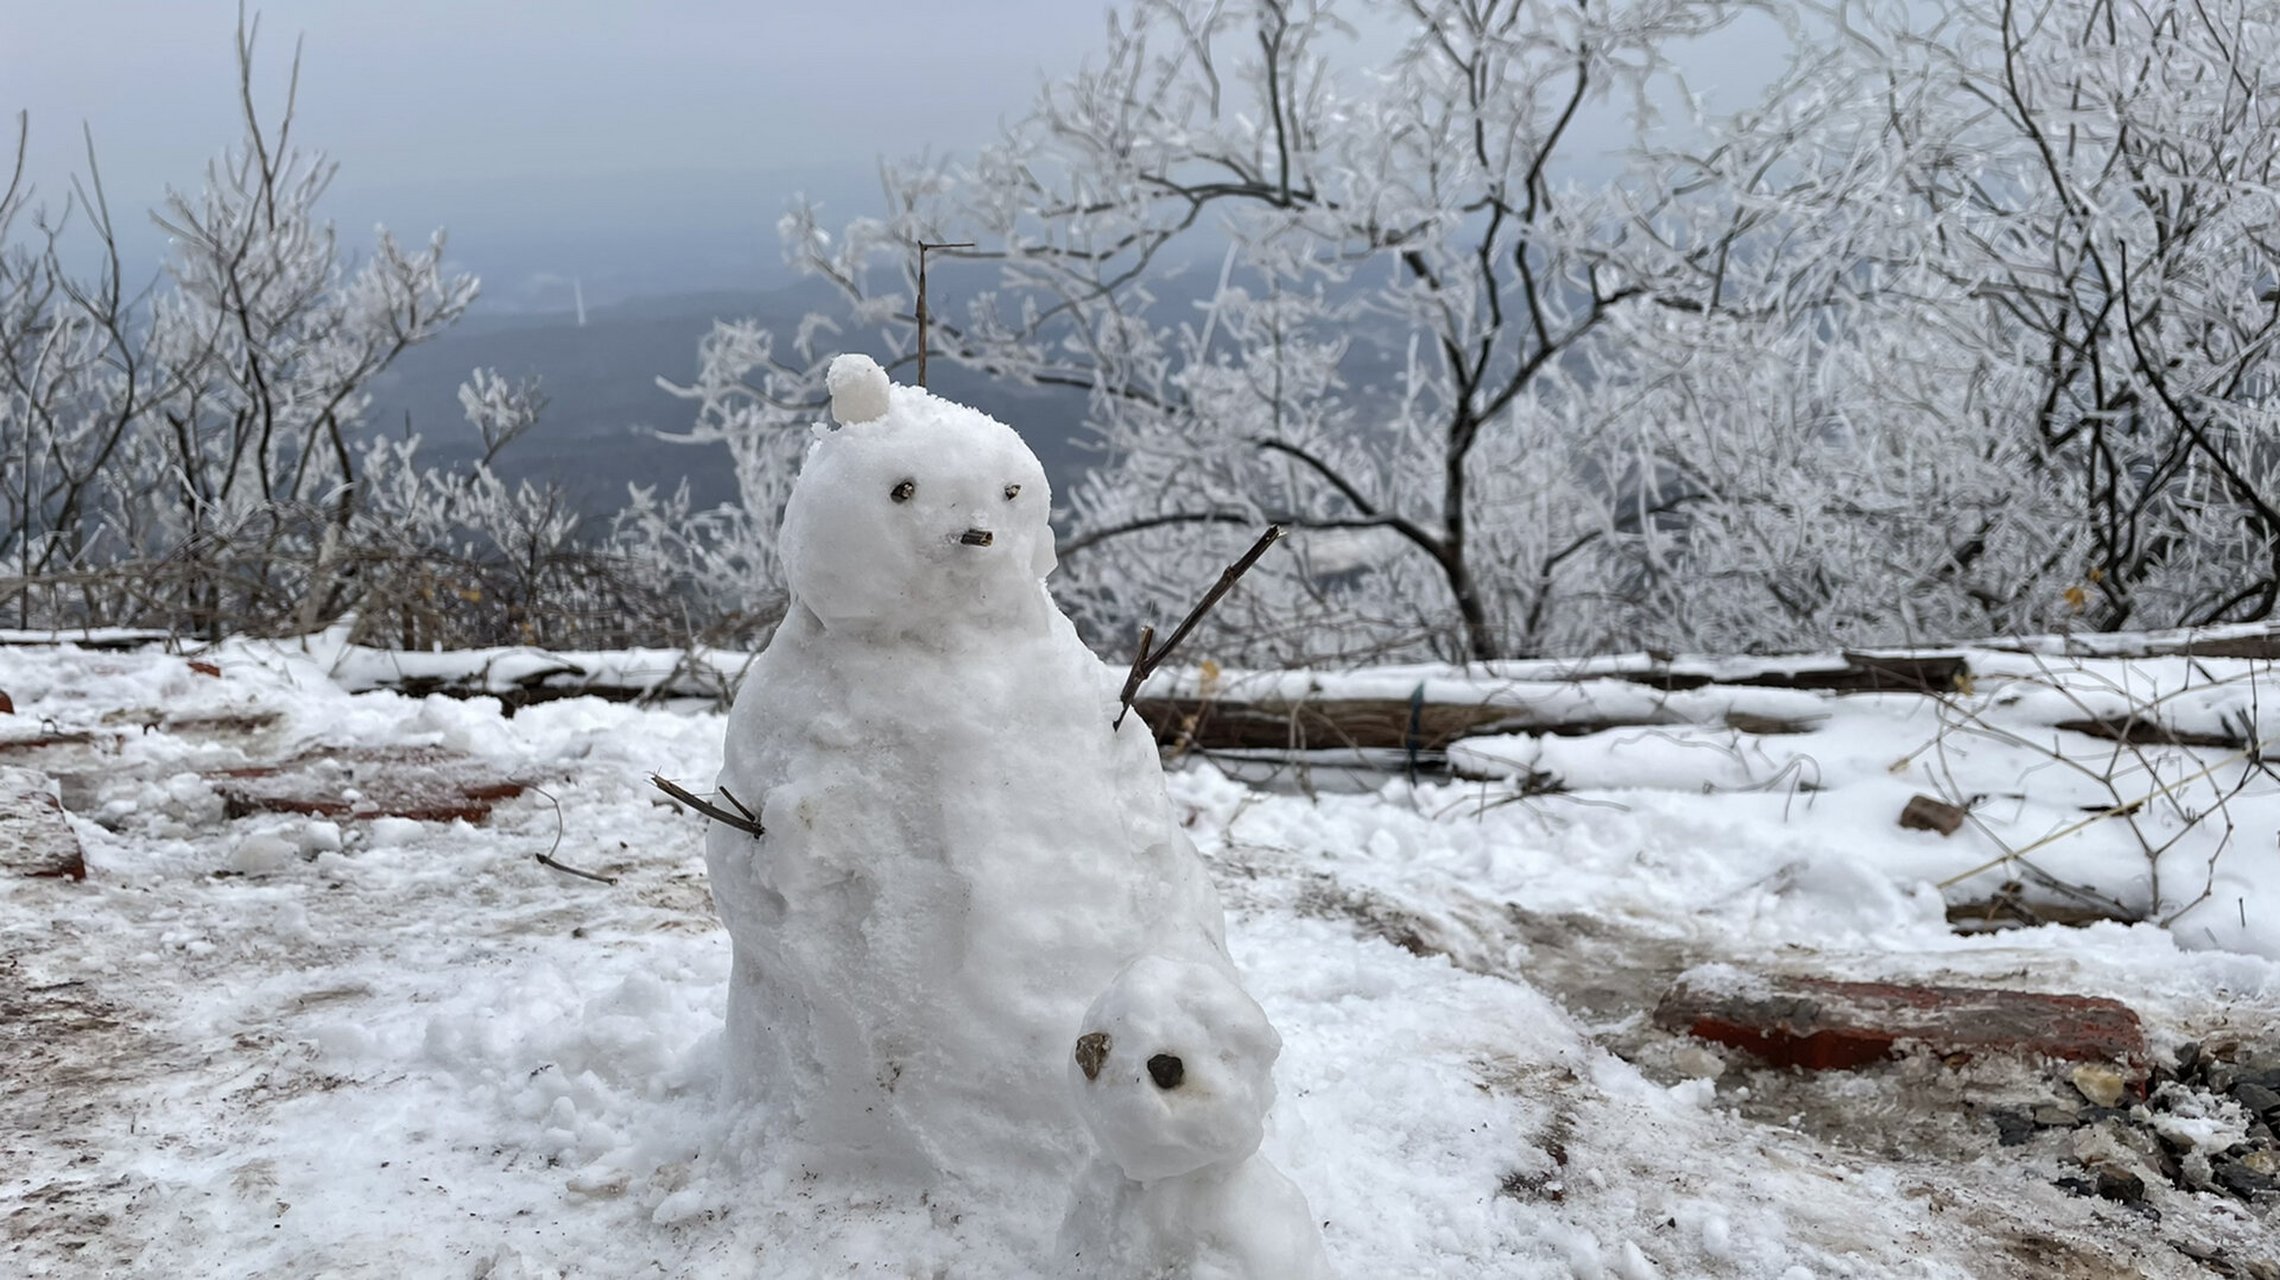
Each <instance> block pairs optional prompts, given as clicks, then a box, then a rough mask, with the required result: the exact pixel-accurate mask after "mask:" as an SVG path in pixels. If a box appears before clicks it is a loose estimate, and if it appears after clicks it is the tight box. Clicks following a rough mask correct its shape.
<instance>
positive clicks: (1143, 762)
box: [706, 357, 1224, 1191]
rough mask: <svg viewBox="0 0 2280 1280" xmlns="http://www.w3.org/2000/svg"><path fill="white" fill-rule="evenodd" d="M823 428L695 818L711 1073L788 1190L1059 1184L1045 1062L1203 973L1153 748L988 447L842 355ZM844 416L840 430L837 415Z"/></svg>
mask: <svg viewBox="0 0 2280 1280" xmlns="http://www.w3.org/2000/svg"><path fill="white" fill-rule="evenodd" d="M832 373H833V391H834V404H835V409H836V410H837V412H838V413H839V416H840V417H841V418H842V421H843V422H845V425H843V426H841V427H840V428H839V429H838V430H836V431H833V432H830V433H829V434H826V435H821V436H819V438H818V439H817V440H816V442H815V444H814V445H813V446H811V449H810V451H809V455H808V458H807V461H806V464H805V465H804V466H803V468H802V472H801V476H800V479H799V482H798V483H797V484H796V485H795V487H794V489H793V493H792V498H791V503H790V506H789V507H788V509H787V511H786V515H785V522H784V529H783V536H782V539H781V543H780V546H781V549H782V554H783V556H784V561H785V567H786V574H787V578H788V580H789V583H790V587H791V595H792V601H791V606H790V610H789V612H788V615H787V617H786V618H785V620H784V622H783V624H782V626H781V627H780V628H779V629H778V631H777V633H776V635H775V637H774V638H773V639H772V640H771V641H770V643H769V645H768V648H767V649H766V650H765V651H764V652H763V653H762V654H761V656H760V657H759V658H758V659H757V660H756V661H755V663H754V665H753V667H752V669H751V670H750V671H749V672H748V673H747V675H746V677H745V681H744V684H743V687H742V689H741V690H740V691H739V693H738V695H737V699H736V703H735V706H734V708H733V709H732V711H731V713H730V715H729V722H728V733H727V741H726V749H725V752H724V757H723V764H722V769H721V774H720V787H721V789H722V790H723V791H724V792H727V793H729V794H730V795H733V796H734V797H735V798H736V799H737V800H739V801H741V802H743V803H744V804H746V805H749V806H751V807H753V808H755V809H756V810H757V811H758V812H759V815H760V820H761V824H762V826H763V827H764V828H765V834H764V835H762V836H759V837H753V836H751V835H749V834H747V833H745V832H741V831H736V830H732V829H729V828H726V827H720V826H716V827H714V829H713V830H712V831H711V832H710V833H709V835H708V839H707V846H706V863H707V868H708V871H709V873H710V875H711V880H712V887H713V894H714V898H715V901H716V903H717V905H718V907H719V910H720V913H721V916H722V919H723V921H724V923H725V924H726V925H727V927H728V930H729V933H730V935H731V938H732V940H733V943H734V950H735V959H734V965H733V969H732V977H731V982H730V991H729V1008H728V1040H727V1044H728V1053H729V1055H730V1062H729V1077H730V1082H731V1086H732V1088H733V1089H734V1090H735V1091H736V1093H737V1095H738V1097H739V1098H740V1099H742V1100H743V1101H744V1102H745V1103H746V1104H747V1105H748V1106H749V1108H750V1110H751V1112H752V1113H753V1114H755V1115H756V1116H757V1117H758V1118H759V1123H760V1125H761V1136H762V1137H763V1140H764V1141H766V1142H767V1143H768V1144H769V1145H770V1146H771V1148H772V1150H773V1153H774V1155H775V1156H776V1157H777V1158H779V1159H783V1160H787V1161H789V1162H793V1163H796V1164H797V1165H798V1166H799V1167H801V1168H804V1169H807V1170H809V1171H813V1172H842V1171H844V1172H853V1173H859V1174H862V1175H864V1176H866V1177H872V1178H886V1179H895V1178H901V1179H904V1180H907V1181H911V1182H919V1183H924V1184H926V1185H929V1186H937V1187H939V1186H940V1185H941V1184H942V1181H943V1180H944V1179H948V1180H951V1181H954V1182H963V1183H967V1184H970V1185H971V1186H973V1187H975V1188H983V1187H991V1186H994V1187H996V1188H998V1189H1000V1190H1005V1191H1018V1190H1019V1189H1020V1188H1021V1187H1024V1186H1034V1184H1035V1183H1034V1180H1035V1179H1036V1177H1037V1176H1038V1175H1040V1174H1042V1175H1044V1176H1046V1177H1063V1178H1065V1177H1066V1176H1068V1175H1069V1174H1070V1173H1071V1172H1072V1171H1073V1170H1074V1168H1075V1166H1076V1164H1077V1162H1078V1160H1079V1158H1080V1155H1081V1152H1082V1149H1083V1141H1082V1129H1081V1127H1080V1126H1079V1125H1078V1123H1077V1122H1076V1120H1075V1117H1074V1116H1073V1114H1071V1112H1070V1110H1069V1105H1068V1102H1067V1095H1066V1092H1065V1089H1064V1088H1063V1087H1062V1086H1061V1083H1060V1078H1061V1069H1060V1062H1061V1059H1062V1057H1063V1055H1064V1046H1065V1045H1066V1044H1067V1041H1068V1037H1069V1035H1070V1034H1072V1030H1073V1028H1074V1027H1075V1025H1076V1023H1077V1021H1078V1020H1079V1017H1080V1015H1081V1014H1082V1012H1083V1010H1084V1007H1085V1004H1086V1002H1087V1001H1088V1000H1089V999H1090V998H1091V997H1092V996H1093V994H1094V993H1095V992H1097V991H1098V989H1099V988H1100V986H1101V985H1102V984H1103V983H1105V982H1106V981H1107V980H1108V979H1109V978H1110V977H1111V976H1112V975H1113V974H1114V973H1115V971H1116V969H1117V967H1118V966H1119V965H1120V964H1122V963H1123V961H1124V960H1125V959H1127V958H1128V957H1130V956H1131V955H1133V954H1135V953H1136V952H1139V951H1142V950H1148V949H1169V950H1171V951H1173V952H1176V953H1180V954H1190V955H1196V956H1200V957H1207V958H1214V959H1216V958H1217V957H1219V956H1220V955H1221V954H1222V953H1223V950H1224V942H1223V938H1222V929H1223V925H1222V918H1221V913H1220V909H1219V906H1218V901H1217V898H1216V895H1215V894H1214V893H1213V891H1212V889H1211V887H1210V884H1209V881H1208V879H1207V878H1206V876H1205V873H1204V871H1203V868H1202V865H1201V862H1200V861H1199V860H1198V858H1197V856H1196V854H1195V850H1194V847H1193V846H1192V844H1190V843H1189V841H1188V840H1187V839H1186V837H1185V835H1184V834H1183V833H1182V831H1181V830H1180V828H1179V826H1178V824H1177V823H1176V822H1175V821H1174V820H1173V818H1172V816H1171V813H1170V809H1169V805H1168V803H1167V801H1166V799H1165V796H1164V791H1163V780H1162V774H1161V768H1160V766H1159V764H1158V763H1157V760H1156V755H1155V748H1154V743H1153V741H1152V740H1151V739H1150V737H1149V735H1148V733H1147V730H1146V729H1145V727H1143V726H1142V725H1141V724H1140V723H1139V721H1138V720H1137V719H1136V718H1134V719H1128V720H1127V721H1126V722H1125V725H1124V727H1123V728H1122V729H1121V730H1112V729H1111V727H1110V722H1111V720H1112V719H1113V718H1114V714H1115V711H1116V700H1115V681H1114V676H1113V675H1112V674H1111V673H1110V672H1109V671H1108V670H1107V669H1106V668H1105V667H1104V666H1103V665H1102V664H1101V663H1100V662H1099V660H1098V659H1096V658H1095V657H1094V656H1093V655H1092V654H1091V652H1090V651H1089V650H1087V649H1086V648H1085V647H1084V645H1083V644H1082V642H1081V641H1079V640H1078V638H1077V636H1076V632H1075V629H1074V628H1073V627H1071V625H1070V624H1069V622H1068V620H1067V619H1066V618H1065V617H1064V616H1062V614H1061V612H1060V611H1059V609H1058V608H1056V607H1055V606H1054V604H1053V602H1052V599H1051V597H1050V596H1049V595H1047V593H1046V591H1045V588H1044V585H1043V582H1042V578H1043V576H1044V574H1045V573H1046V572H1048V571H1050V569H1051V568H1052V566H1053V549H1052V546H1053V544H1052V534H1051V531H1050V529H1049V528H1048V527H1047V516H1048V512H1049V494H1048V492H1047V488H1046V483H1045V477H1044V473H1043V470H1042V468H1041V467H1039V465H1038V463H1037V460H1036V458H1035V456H1034V455H1033V454H1031V453H1030V451H1029V450H1028V449H1027V447H1025V446H1024V445H1023V444H1022V443H1021V440H1020V438H1019V437H1018V436H1017V435H1015V434H1014V433H1013V432H1012V431H1011V430H1010V429H1009V428H1006V427H1005V426H1003V425H1001V424H999V423H997V422H995V421H993V420H991V419H989V418H987V417H986V416H984V415H982V414H980V413H977V412H975V411H974V410H971V409H967V408H965V407H963V406H959V405H954V404H951V403H949V402H947V401H943V400H940V399H938V398H936V397H934V396H932V395H930V394H928V393H927V392H925V391H924V390H921V389H917V388H907V387H895V386H891V385H889V384H888V383H887V380H886V377H885V374H884V373H883V372H880V371H879V370H878V368H877V366H876V365H873V364H871V363H870V362H869V361H868V360H862V359H861V358H859V357H858V358H849V357H841V359H840V361H839V362H837V363H835V365H834V368H833V371H832ZM849 419H855V420H852V421H850V420H849Z"/></svg>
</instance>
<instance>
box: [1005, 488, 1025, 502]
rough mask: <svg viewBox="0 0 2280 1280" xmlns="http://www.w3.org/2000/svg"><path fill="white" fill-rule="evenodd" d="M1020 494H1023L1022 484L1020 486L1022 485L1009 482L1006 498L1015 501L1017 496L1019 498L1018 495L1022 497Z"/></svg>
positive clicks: (1008, 500)
mask: <svg viewBox="0 0 2280 1280" xmlns="http://www.w3.org/2000/svg"><path fill="white" fill-rule="evenodd" d="M1020 496H1021V486H1020V485H1017V484H1009V485H1007V486H1006V487H1005V500H1006V501H1007V502H1011V501H1013V500H1014V499H1015V498H1018V497H1020Z"/></svg>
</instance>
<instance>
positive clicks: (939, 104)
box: [0, 0, 1111, 310]
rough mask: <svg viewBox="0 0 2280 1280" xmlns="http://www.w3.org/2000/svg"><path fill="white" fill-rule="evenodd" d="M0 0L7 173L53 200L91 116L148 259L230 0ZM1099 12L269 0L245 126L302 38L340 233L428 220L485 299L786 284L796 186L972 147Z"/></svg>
mask: <svg viewBox="0 0 2280 1280" xmlns="http://www.w3.org/2000/svg"><path fill="white" fill-rule="evenodd" d="M11 7H12V9H13V12H11V13H10V14H9V16H8V18H7V19H6V22H5V24H4V28H0V84H4V85H5V86H6V89H5V90H4V91H0V113H5V115H6V116H7V117H11V118H10V119H8V120H7V124H8V127H9V130H10V132H11V133H12V132H13V127H14V120H13V119H12V117H13V116H14V115H15V113H16V112H17V111H18V110H24V111H27V112H29V114H30V121H31V145H30V148H29V155H28V156H27V162H26V177H27V178H28V179H29V180H30V181H31V182H33V183H34V184H35V185H36V186H37V187H38V189H39V191H40V194H41V195H42V197H43V198H44V200H45V201H46V202H47V203H48V204H49V205H50V206H51V207H52V206H59V205H60V204H61V202H62V200H63V198H64V197H65V195H66V194H67V193H68V192H69V191H70V189H71V179H72V176H73V175H74V174H77V173H80V172H82V171H83V170H84V168H85V147H86V142H85V139H84V137H83V135H82V132H81V128H82V125H83V124H84V125H85V127H86V128H87V130H88V131H90V132H91V133H92V135H93V142H94V147H95V152H96V156H97V159H98V161H99V162H100V164H101V172H102V179H103V185H104V189H105V193H106V195H107V197H108V201H109V203H110V206H111V209H112V211H113V215H114V220H115V222H116V223H117V225H118V227H119V229H120V232H121V239H122V241H123V244H122V248H123V249H125V250H126V252H127V255H128V257H129V259H130V261H133V262H140V263H143V264H145V265H146V266H147V268H148V269H150V270H155V269H156V267H157V265H158V261H159V259H160V257H161V255H162V254H163V251H164V240H163V235H162V233H160V232H159V231H158V230H157V229H156V228H155V227H153V226H152V225H151V223H150V221H149V219H148V218H147V217H146V216H145V213H144V211H145V210H148V209H151V208H154V207H156V206H157V205H158V204H159V203H160V201H161V200H162V199H163V197H164V193H165V190H166V188H167V187H168V186H169V185H172V186H175V187H180V188H186V189H195V188H196V187H197V186H198V185H199V183H200V182H201V180H202V176H203V173H204V169H205V166H206V164H207V162H208V161H209V160H211V159H213V158H214V157H215V156H217V155H219V154H220V153H221V152H222V151H223V150H224V149H225V148H227V147H228V146H230V145H232V144H233V143H234V142H235V141H236V140H237V138H238V136H239V126H238V118H237V112H238V102H237V93H236V90H237V85H236V67H235V62H234V59H235V51H234V43H233V41H234V33H235V29H236V23H237V6H236V4H235V3H234V0H195V2H194V3H183V2H181V0H88V2H86V3H81V4H75V5H72V6H69V7H63V6H58V7H54V8H47V7H38V6H32V5H15V6H11ZM1110 7H1111V6H1110V5H1108V4H1107V3H1105V2H1104V3H1098V4H1093V3H1082V2H1080V3H1069V2H1068V0H991V3H990V5H989V6H988V9H987V12H986V14H979V15H977V14H976V13H973V12H968V13H964V14H961V15H959V16H958V17H957V18H956V19H955V20H953V19H952V18H951V17H950V16H948V15H945V14H944V13H943V12H942V10H941V9H940V8H939V6H932V5H927V4H923V3H918V2H917V0H865V2H863V3H857V4H852V5H840V6H834V7H833V8H831V9H829V10H825V11H819V10H816V9H813V8H809V7H804V6H793V5H781V4H772V5H753V4H739V3H733V2H732V0H667V2H666V3H661V4H654V5H644V6H639V7H629V6H623V5H612V4H606V3H602V2H601V0H561V2H560V3H555V4H551V5H549V6H547V7H546V9H545V11H544V13H543V14H540V13H536V12H534V11H533V10H532V8H531V7H530V6H527V5H520V4H515V3H512V2H511V0H409V2H408V3H405V4H400V5H392V6H388V7H387V9H386V10H384V11H383V10H381V9H378V8H376V7H365V6H352V5H344V4H340V3H337V2H328V0H270V3H266V4H263V5H260V6H259V7H258V11H255V10H252V9H249V20H251V19H252V18H258V20H259V23H260V42H259V46H258V49H257V55H256V68H255V70H256V86H255V87H256V95H257V97H256V101H257V106H258V107H259V109H260V111H261V113H262V115H263V118H264V119H267V120H274V119H275V118H276V117H277V116H278V115H279V114H280V113H281V111H282V109H283V106H284V103H285V100H286V89H287V82H288V74H289V72H290V69H291V67H292V60H293V50H294V45H295V42H296V41H300V42H301V44H302V65H301V81H300V92H299V105H298V110H297V112H296V117H295V125H294V131H293V137H294V140H295V142H296V143H297V144H299V145H302V146H305V147H308V148H310V149H313V150H317V151H321V152H323V153H324V154H326V155H327V156H329V157H330V158H332V159H333V160H335V161H336V162H338V164H339V166H340V170H339V177H338V179H337V180H336V182H335V183H334V185H333V189H332V191H331V192H330V193H329V195H328V196H327V198H326V201H325V204H324V211H325V213H326V214H327V216H329V217H330V218H332V220H333V221H334V222H335V223H336V224H337V225H338V227H339V228H340V232H341V236H342V240H343V242H344V244H346V245H348V246H350V247H351V248H352V249H354V248H356V247H358V246H361V245H365V244H368V243H369V242H370V238H371V231H372V228H373V226H374V225H375V224H384V225H386V226H387V227H388V228H389V229H390V230H391V231H393V232H395V233H396V234H397V235H398V236H399V237H402V238H405V239H425V238H426V236H427V235H428V234H429V232H431V231H433V230H435V229H436V228H438V227H443V228H447V229H448V231H449V235H450V246H451V257H452V259H453V260H454V262H455V263H456V264H457V265H458V266H459V267H460V268H461V269H465V270H472V271H474V272H476V273H477V274H478V275H480V276H482V277H483V280H484V286H485V294H486V299H485V309H486V310H489V309H506V310H530V309H545V310H557V309H567V308H568V307H569V306H570V305H571V302H572V294H571V284H570V282H571V280H572V279H573V278H575V279H577V280H579V281H580V282H581V283H582V284H583V286H584V289H585V293H586V299H587V301H588V303H590V304H600V303H607V302H609V301H613V300H618V299H622V298H626V297H635V296H641V295H645V294H663V293H681V292H690V291H698V290H705V289H755V288H768V287H771V286H774V285H780V284H782V283H784V282H785V281H786V280H787V279H788V278H789V271H788V269H787V268H786V267H785V266H784V264H783V260H782V254H781V251H780V249H779V247H778V243H777V239H776V231H775V227H776V221H777V219H778V217H779V216H780V215H781V214H782V213H783V211H784V208H785V205H786V203H787V202H788V201H789V200H790V199H792V198H793V196H795V195H796V194H799V193H802V192H805V193H807V194H809V195H812V196H814V197H816V198H818V199H820V200H822V201H824V202H825V203H826V205H827V207H829V208H831V209H833V210H835V211H836V213H837V214H838V216H841V217H846V216H853V215H854V214H857V213H861V212H867V211H868V206H870V205H872V204H874V203H876V201H877V198H878V183H877V177H876V174H877V166H878V162H879V158H880V157H881V156H906V155H916V154H919V153H922V152H927V151H932V152H935V153H942V152H945V151H951V152H964V151H971V150H972V149H973V148H975V147H977V146H979V145H980V144H982V143H984V142H986V141H987V140H988V139H989V138H990V137H991V136H992V135H993V134H994V133H995V131H996V127H997V125H998V123H999V122H1000V120H1002V119H1010V118H1013V117H1015V116H1018V115H1019V114H1020V113H1021V112H1022V111H1024V110H1025V109H1026V108H1027V107H1028V106H1029V104H1030V102H1031V100H1032V99H1033V97H1034V96H1035V94H1036V91H1037V88H1038V86H1039V85H1040V84H1041V83H1043V81H1044V80H1045V79H1046V78H1047V77H1048V76H1051V75H1057V74H1060V73H1063V72H1065V71H1067V70H1070V69H1072V68H1074V67H1075V66H1076V65H1077V64H1078V62H1079V61H1080V60H1081V59H1082V58H1083V57H1084V55H1085V54H1086V52H1087V51H1089V50H1091V49H1093V48H1095V47H1097V46H1098V45H1099V44H1100V42H1101V39H1102V35H1103V32H1104V30H1105V25H1104V24H1105V21H1106V14H1107V13H1108V11H1109V9H1110ZM1007 31H1017V32H1019V39H1018V40H1007V39H1006V38H1005V33H1006V32H1007ZM10 141H12V138H11V139H10Z"/></svg>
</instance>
